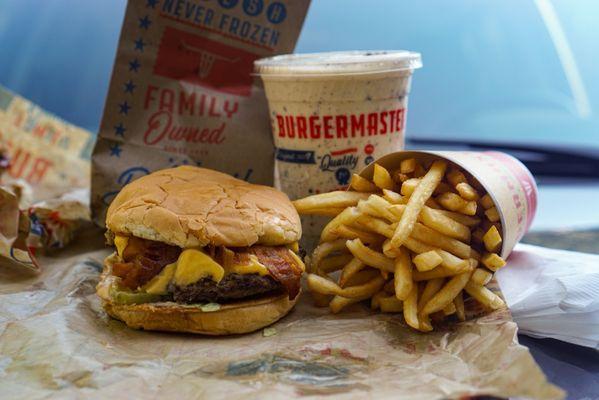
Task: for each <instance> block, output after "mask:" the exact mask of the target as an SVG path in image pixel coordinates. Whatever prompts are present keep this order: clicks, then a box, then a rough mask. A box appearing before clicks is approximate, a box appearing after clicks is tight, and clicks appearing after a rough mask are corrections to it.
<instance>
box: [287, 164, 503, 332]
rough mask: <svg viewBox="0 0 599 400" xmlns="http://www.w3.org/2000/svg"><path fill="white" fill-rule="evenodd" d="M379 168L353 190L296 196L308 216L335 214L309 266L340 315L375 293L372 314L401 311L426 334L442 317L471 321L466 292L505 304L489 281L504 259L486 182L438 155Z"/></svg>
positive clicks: (318, 294) (490, 305) (323, 297)
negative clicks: (485, 188) (492, 289)
mask: <svg viewBox="0 0 599 400" xmlns="http://www.w3.org/2000/svg"><path fill="white" fill-rule="evenodd" d="M425 167H426V168H425ZM373 169H374V171H373V176H372V180H369V179H366V178H364V177H362V176H359V175H353V176H352V179H351V183H350V190H353V191H349V192H340V191H336V192H330V193H324V194H318V195H314V196H310V197H307V198H305V199H300V200H296V201H295V202H294V205H295V207H296V209H297V210H298V212H299V213H300V214H313V215H331V216H333V217H334V218H332V219H331V221H330V222H329V223H328V224H327V225H326V226H325V228H324V229H323V231H322V233H321V236H320V244H319V245H318V246H317V247H316V249H315V250H314V252H313V253H312V256H311V257H310V258H309V262H308V266H309V274H308V278H307V282H308V288H309V289H310V290H311V291H312V292H313V294H314V296H315V298H317V299H319V301H327V302H328V306H329V309H330V310H331V312H333V313H338V312H340V311H341V310H342V309H343V308H345V307H347V306H349V305H351V304H355V303H358V302H361V301H363V300H368V299H370V307H371V308H372V309H373V310H380V311H381V312H390V313H401V314H402V315H403V319H404V320H405V322H406V324H407V325H408V326H410V327H411V328H413V329H416V330H419V331H422V332H428V331H431V330H432V329H433V324H436V323H438V322H439V321H440V320H442V319H447V318H449V319H453V320H456V321H465V320H466V310H465V307H464V303H465V302H464V299H465V297H464V296H466V297H470V298H473V299H474V300H476V301H477V302H479V303H480V304H482V305H483V306H484V307H485V308H487V309H489V310H495V309H498V308H501V307H504V306H505V304H504V302H503V300H502V299H501V298H500V297H499V296H498V295H497V294H495V293H493V292H492V291H491V290H489V289H488V288H487V287H486V285H488V284H489V283H490V282H491V280H492V278H493V272H495V271H496V270H498V269H499V268H501V267H503V266H504V265H505V261H504V260H503V259H502V258H501V257H500V256H499V252H500V250H501V245H502V237H501V229H502V228H501V220H500V219H501V218H500V215H499V211H498V209H497V208H496V206H495V204H494V202H493V200H492V198H491V197H490V196H489V195H488V194H487V193H485V191H484V189H483V187H482V186H481V185H480V184H479V183H478V182H477V181H476V180H474V179H473V178H472V177H471V176H470V175H469V174H466V173H464V171H462V170H460V169H459V168H458V167H456V166H455V165H448V163H447V162H445V161H439V160H436V161H435V160H430V159H429V160H426V161H421V160H419V159H416V158H409V159H405V160H402V161H401V163H400V165H399V168H397V169H387V168H385V166H384V165H379V164H375V165H374V167H373ZM333 273H335V274H338V275H335V277H336V278H335V277H333V276H331V275H330V274H333ZM467 304H469V303H467Z"/></svg>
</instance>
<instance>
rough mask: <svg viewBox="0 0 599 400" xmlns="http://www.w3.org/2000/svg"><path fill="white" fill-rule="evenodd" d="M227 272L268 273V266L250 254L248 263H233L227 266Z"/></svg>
mask: <svg viewBox="0 0 599 400" xmlns="http://www.w3.org/2000/svg"><path fill="white" fill-rule="evenodd" d="M227 272H229V273H232V274H258V275H262V276H263V275H268V268H266V266H265V265H264V264H262V263H261V262H260V261H258V257H256V256H255V255H254V254H250V263H249V264H234V265H231V266H229V268H228V269H227Z"/></svg>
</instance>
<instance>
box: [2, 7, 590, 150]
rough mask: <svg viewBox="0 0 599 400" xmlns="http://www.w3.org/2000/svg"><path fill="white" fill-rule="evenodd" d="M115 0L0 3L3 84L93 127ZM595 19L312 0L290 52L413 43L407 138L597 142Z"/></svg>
mask: <svg viewBox="0 0 599 400" xmlns="http://www.w3.org/2000/svg"><path fill="white" fill-rule="evenodd" d="M374 3H376V6H373V4H374ZM124 8H125V1H123V0H109V1H107V0H105V1H102V2H80V1H74V0H71V1H49V2H39V1H36V0H21V1H18V2H9V3H7V4H4V5H3V9H2V11H1V13H0V16H1V17H2V24H0V54H1V56H2V59H3V60H11V61H12V62H10V63H6V62H4V63H0V84H2V85H4V86H6V87H8V88H9V89H11V90H13V91H15V92H17V93H19V94H22V95H23V96H25V97H27V98H29V99H31V100H33V101H34V102H36V103H38V104H40V105H41V106H42V107H44V108H46V109H48V110H50V111H53V112H55V113H56V114H58V115H59V116H61V117H63V118H65V119H66V120H68V121H71V122H73V123H76V124H78V125H81V126H83V127H85V128H87V129H90V130H92V131H94V132H95V131H97V128H98V125H99V121H100V117H101V113H102V108H103V104H104V99H105V96H106V92H107V87H108V81H109V79H110V73H111V69H112V64H113V61H114V54H115V51H116V45H117V40H118V35H119V31H120V26H121V22H122V18H123V14H124ZM516 8H517V12H514V10H515V9H516ZM431 10H434V12H431ZM598 17H599V3H597V2H596V1H594V0H578V1H576V2H572V1H569V0H537V1H532V0H527V1H517V0H511V1H486V2H473V1H457V2H456V1H453V2H448V1H444V0H427V1H421V2H399V1H396V0H376V1H374V2H368V6H366V3H365V2H364V1H359V0H326V1H313V2H312V5H311V8H310V11H309V13H308V16H307V18H306V21H305V24H304V29H303V31H302V34H301V37H300V40H299V42H298V45H297V48H296V51H297V52H315V51H331V50H349V49H407V50H413V51H418V52H420V53H422V56H423V64H424V67H423V68H422V69H420V70H418V71H416V73H415V76H414V80H413V86H412V92H411V98H410V117H409V122H408V127H407V132H408V137H409V138H435V139H449V140H458V141H469V140H470V141H473V140H476V141H485V142H493V143H496V142H501V143H505V144H543V145H546V144H552V145H554V146H561V145H568V146H574V147H586V148H589V147H590V148H592V149H593V148H594V149H599V119H598V114H597V111H596V109H597V107H598V106H599V68H597V67H596V65H597V63H596V61H595V60H596V54H597V51H598V50H599V31H598V30H597V29H595V25H596V23H597V20H598Z"/></svg>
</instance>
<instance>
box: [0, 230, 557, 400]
mask: <svg viewBox="0 0 599 400" xmlns="http://www.w3.org/2000/svg"><path fill="white" fill-rule="evenodd" d="M102 241H103V238H102V233H101V232H95V233H94V234H93V235H91V233H90V232H88V231H87V230H86V231H85V232H84V235H83V237H81V238H80V239H79V240H78V241H77V244H75V245H73V246H70V247H69V248H68V249H66V251H68V253H69V254H66V253H64V251H63V253H61V254H60V257H43V258H42V260H41V262H42V263H43V264H44V270H43V271H42V273H41V274H40V275H38V276H31V275H24V274H22V272H20V271H19V270H14V269H8V268H0V280H1V281H2V282H3V284H2V285H1V286H0V393H2V394H3V396H4V397H6V398H11V399H28V400H32V399H39V398H61V399H63V398H91V399H95V398H148V397H151V398H169V399H170V398H172V399H174V398H189V399H195V398H197V399H201V398H210V399H214V400H218V399H231V398H244V399H265V398H268V399H271V398H274V399H278V398H281V399H292V398H306V399H311V398H331V399H333V398H334V399H353V398H359V399H362V398H393V399H396V398H402V399H435V398H463V397H468V396H474V395H483V394H485V395H494V396H500V397H521V398H535V399H559V398H563V396H564V393H563V392H562V391H561V390H560V389H558V388H556V387H555V386H553V385H551V384H550V383H548V382H547V381H546V379H545V377H544V375H543V373H542V372H541V370H540V369H539V367H538V366H537V365H536V364H535V362H534V360H533V358H532V357H531V355H530V353H529V352H528V350H527V349H526V348H525V347H523V346H520V345H519V344H518V343H517V341H516V330H517V328H516V324H515V323H514V322H512V321H511V318H510V315H509V313H508V312H507V311H506V310H502V311H496V312H494V313H491V314H489V315H486V316H483V317H480V318H477V319H475V320H472V321H469V322H465V323H459V324H454V325H447V326H442V327H440V328H439V329H438V330H437V331H435V332H433V333H430V334H422V333H418V332H415V331H413V330H411V329H409V328H407V327H406V326H405V325H404V324H403V323H402V322H401V320H402V318H401V317H400V316H395V315H392V314H373V313H371V312H370V311H369V310H368V309H367V308H366V307H365V306H364V305H355V306H354V307H351V308H348V309H347V311H345V310H344V312H343V313H341V314H338V315H331V314H330V313H329V310H328V309H319V308H315V307H313V306H312V299H311V298H310V295H309V294H306V295H304V296H303V297H302V298H301V299H300V301H299V302H298V305H297V307H296V308H295V310H294V311H293V312H292V313H291V314H290V315H288V316H287V317H285V318H284V319H283V320H281V321H280V322H278V323H277V324H275V325H273V328H274V330H273V329H269V330H267V331H266V332H267V335H266V336H268V337H266V336H265V335H264V333H263V332H264V331H259V332H256V333H253V334H249V335H243V336H233V337H222V338H211V337H204V336H192V335H184V334H168V333H156V332H144V331H136V330H131V329H129V328H127V327H126V326H125V325H124V324H123V323H121V322H119V321H116V320H113V319H111V318H109V317H108V316H107V315H106V314H105V313H104V311H103V310H102V309H101V305H100V301H99V299H98V297H97V296H96V295H95V285H96V283H97V281H98V277H99V273H100V270H101V265H102V259H103V258H104V257H105V256H107V255H108V253H109V251H107V250H94V249H98V248H101V246H102ZM91 250H94V251H91ZM77 253H79V254H77Z"/></svg>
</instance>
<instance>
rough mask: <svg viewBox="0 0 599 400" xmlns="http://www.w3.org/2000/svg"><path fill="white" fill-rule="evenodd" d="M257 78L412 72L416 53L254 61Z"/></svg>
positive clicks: (329, 54) (340, 53)
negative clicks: (258, 76)
mask: <svg viewBox="0 0 599 400" xmlns="http://www.w3.org/2000/svg"><path fill="white" fill-rule="evenodd" d="M254 66H255V71H256V74H258V75H276V76H285V75H340V74H343V75H345V74H370V73H379V72H390V71H402V70H414V69H416V68H420V67H422V61H421V58H420V53H414V52H411V51H406V50H374V51H366V50H357V51H333V52H325V53H306V54H284V55H280V56H274V57H269V58H262V59H260V60H257V61H255V62H254Z"/></svg>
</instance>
